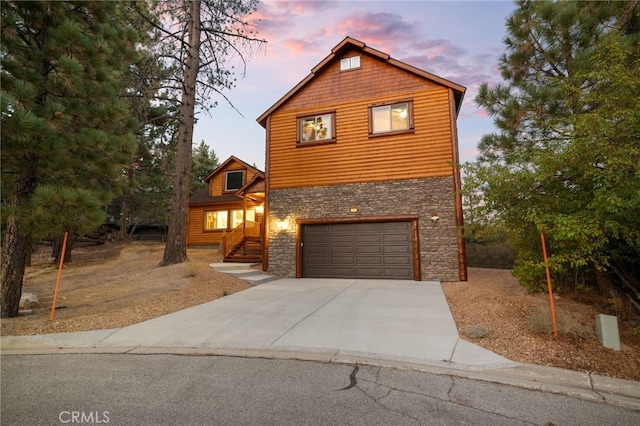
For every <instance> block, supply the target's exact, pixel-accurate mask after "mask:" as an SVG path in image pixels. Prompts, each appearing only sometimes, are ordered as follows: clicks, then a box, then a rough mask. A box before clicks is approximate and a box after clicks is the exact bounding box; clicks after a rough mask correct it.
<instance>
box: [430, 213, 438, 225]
mask: <svg viewBox="0 0 640 426" xmlns="http://www.w3.org/2000/svg"><path fill="white" fill-rule="evenodd" d="M439 220H440V216H438V213H435V212H434V213H431V222H433V223H438V221H439Z"/></svg>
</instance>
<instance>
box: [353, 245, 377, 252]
mask: <svg viewBox="0 0 640 426" xmlns="http://www.w3.org/2000/svg"><path fill="white" fill-rule="evenodd" d="M355 252H356V253H357V254H383V253H384V247H381V246H379V245H369V246H363V245H359V246H357V247H356V248H355Z"/></svg>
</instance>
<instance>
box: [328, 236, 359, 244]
mask: <svg viewBox="0 0 640 426" xmlns="http://www.w3.org/2000/svg"><path fill="white" fill-rule="evenodd" d="M354 241H355V236H354V235H353V234H338V235H331V236H330V243H331V244H334V245H335V244H349V245H352V244H353V242H354Z"/></svg>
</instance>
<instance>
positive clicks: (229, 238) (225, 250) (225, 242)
mask: <svg viewBox="0 0 640 426" xmlns="http://www.w3.org/2000/svg"><path fill="white" fill-rule="evenodd" d="M261 235H262V232H261V228H260V222H252V221H249V220H247V221H246V226H245V224H244V223H240V224H239V225H238V226H236V227H235V228H233V229H232V230H231V231H229V232H227V233H225V234H224V235H223V236H222V242H221V244H220V250H221V251H222V258H223V259H225V258H226V257H227V256H228V255H229V254H230V253H231V252H232V251H233V249H234V248H236V246H237V245H238V244H240V243H241V242H242V240H243V239H244V238H245V237H251V238H260V236H261Z"/></svg>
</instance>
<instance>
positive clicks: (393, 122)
mask: <svg viewBox="0 0 640 426" xmlns="http://www.w3.org/2000/svg"><path fill="white" fill-rule="evenodd" d="M410 130H413V102H411V101H406V102H398V103H387V104H375V105H370V106H369V134H370V135H379V134H385V133H395V132H406V131H410Z"/></svg>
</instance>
